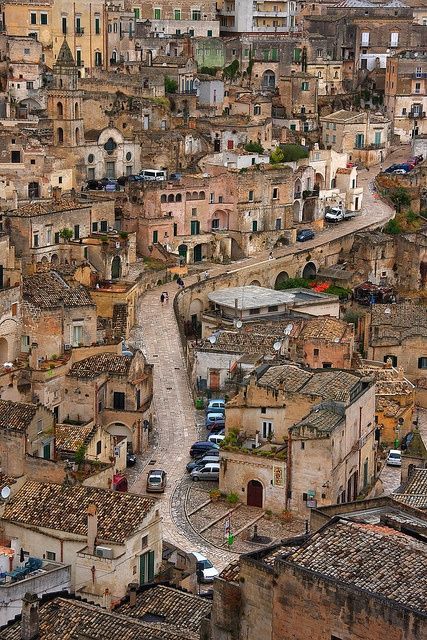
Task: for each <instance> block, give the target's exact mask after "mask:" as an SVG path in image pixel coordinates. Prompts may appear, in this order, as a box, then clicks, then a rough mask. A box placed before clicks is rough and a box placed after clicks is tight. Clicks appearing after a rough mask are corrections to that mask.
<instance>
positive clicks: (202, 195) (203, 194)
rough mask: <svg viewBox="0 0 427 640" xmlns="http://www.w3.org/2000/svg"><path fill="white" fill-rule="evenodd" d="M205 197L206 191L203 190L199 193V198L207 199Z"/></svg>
mask: <svg viewBox="0 0 427 640" xmlns="http://www.w3.org/2000/svg"><path fill="white" fill-rule="evenodd" d="M205 197H206V195H205V192H204V191H201V192H200V193H199V200H204V199H205Z"/></svg>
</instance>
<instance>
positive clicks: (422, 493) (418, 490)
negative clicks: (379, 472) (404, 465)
mask: <svg viewBox="0 0 427 640" xmlns="http://www.w3.org/2000/svg"><path fill="white" fill-rule="evenodd" d="M393 498H395V499H396V500H398V501H399V502H404V503H405V504H408V505H411V506H412V507H417V508H418V509H427V469H422V468H415V469H414V471H413V475H411V477H410V479H409V481H408V483H407V485H406V486H405V488H404V490H403V492H402V493H398V494H393Z"/></svg>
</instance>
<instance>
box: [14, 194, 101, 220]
mask: <svg viewBox="0 0 427 640" xmlns="http://www.w3.org/2000/svg"><path fill="white" fill-rule="evenodd" d="M89 207H90V202H78V201H77V200H72V199H71V198H66V197H62V198H60V199H59V200H46V201H38V202H30V203H28V204H24V205H22V206H20V207H19V209H17V210H16V211H10V212H8V215H10V216H18V217H22V218H32V217H33V216H42V215H46V214H52V213H58V212H60V211H71V210H73V209H87V208H89Z"/></svg>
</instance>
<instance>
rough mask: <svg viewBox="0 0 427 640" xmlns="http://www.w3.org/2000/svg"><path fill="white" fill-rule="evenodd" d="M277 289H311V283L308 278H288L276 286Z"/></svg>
mask: <svg viewBox="0 0 427 640" xmlns="http://www.w3.org/2000/svg"><path fill="white" fill-rule="evenodd" d="M276 289H279V290H282V289H310V281H309V280H307V278H288V279H287V280H283V282H281V283H280V284H279V285H278V286H276Z"/></svg>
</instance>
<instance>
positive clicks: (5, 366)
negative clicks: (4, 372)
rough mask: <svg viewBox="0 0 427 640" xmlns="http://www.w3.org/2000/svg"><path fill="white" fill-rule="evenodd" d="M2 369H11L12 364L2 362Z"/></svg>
mask: <svg viewBox="0 0 427 640" xmlns="http://www.w3.org/2000/svg"><path fill="white" fill-rule="evenodd" d="M3 367H4V368H5V369H12V367H13V362H4V363H3Z"/></svg>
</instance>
